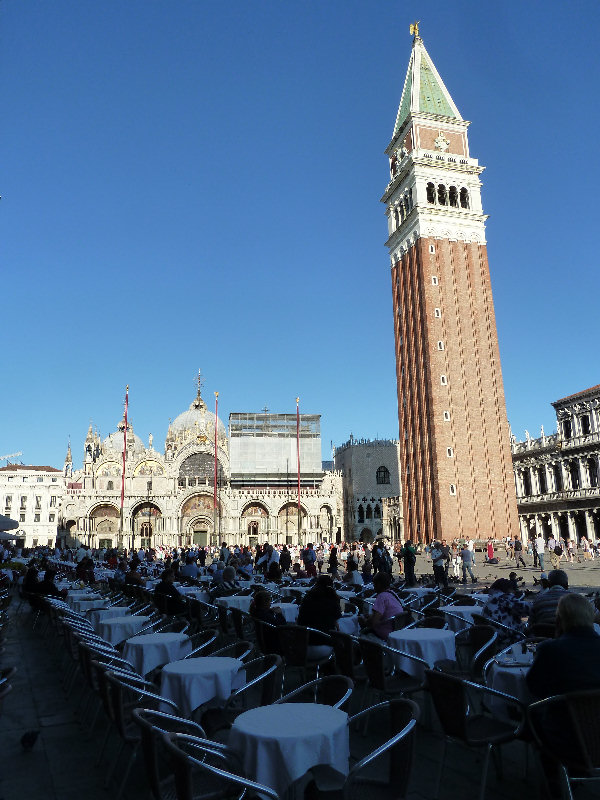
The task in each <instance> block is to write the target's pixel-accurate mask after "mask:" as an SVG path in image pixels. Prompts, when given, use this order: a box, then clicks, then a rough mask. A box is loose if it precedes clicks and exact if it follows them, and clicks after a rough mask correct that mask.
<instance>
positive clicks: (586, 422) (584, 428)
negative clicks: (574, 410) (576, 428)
mask: <svg viewBox="0 0 600 800" xmlns="http://www.w3.org/2000/svg"><path fill="white" fill-rule="evenodd" d="M579 425H580V427H581V435H582V436H587V435H588V433H589V432H590V418H589V416H588V415H587V414H584V415H583V416H582V417H579Z"/></svg>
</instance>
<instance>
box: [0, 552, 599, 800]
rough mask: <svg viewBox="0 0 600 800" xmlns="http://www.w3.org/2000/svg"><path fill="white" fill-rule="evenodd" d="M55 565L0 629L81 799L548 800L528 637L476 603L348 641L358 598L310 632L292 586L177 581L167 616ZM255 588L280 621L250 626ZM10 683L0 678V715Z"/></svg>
mask: <svg viewBox="0 0 600 800" xmlns="http://www.w3.org/2000/svg"><path fill="white" fill-rule="evenodd" d="M57 569H58V571H59V573H60V574H59V578H58V581H57V585H58V586H59V587H61V588H64V589H66V592H64V593H63V594H64V596H63V597H61V598H50V597H48V598H43V597H39V596H35V597H31V596H29V597H28V596H26V595H24V594H23V593H22V592H21V593H19V592H18V591H17V589H16V588H5V589H3V590H2V597H1V598H0V617H1V621H0V623H1V625H2V636H3V637H5V638H6V637H8V639H10V638H11V636H12V637H13V638H14V637H18V638H19V641H20V643H21V647H22V653H23V657H24V661H25V662H26V661H27V655H26V654H27V652H31V653H34V652H35V653H37V654H38V656H37V657H38V658H39V654H40V653H43V659H44V663H45V669H44V674H45V676H46V677H45V681H44V686H43V687H40V686H36V689H35V691H36V692H41V691H42V690H43V691H44V692H46V693H48V694H53V695H54V696H57V697H60V698H61V703H62V706H63V708H65V709H68V715H69V720H71V721H72V722H70V724H71V725H72V728H73V730H78V731H79V732H80V737H79V741H78V742H77V748H78V750H77V752H78V754H79V755H78V761H79V762H81V760H84V761H85V766H86V779H87V781H88V783H89V787H90V793H89V795H88V797H89V798H92V797H95V796H96V794H95V792H104V793H105V796H106V793H107V792H109V793H110V796H111V797H113V798H114V800H119V798H121V797H124V798H135V799H136V800H137V798H144V797H147V798H154V799H155V800H161V798H162V799H163V800H166V799H167V798H176V799H177V800H192V798H207V797H210V798H212V800H218V798H233V797H242V796H245V797H249V798H252V797H262V798H270V799H271V798H272V800H276V798H289V800H292V799H294V800H295V799H296V798H302V797H306V798H309V800H317V798H324V799H326V798H329V799H330V800H334V799H335V798H340V800H341V799H342V798H359V797H360V798H362V797H364V798H372V797H378V798H379V797H381V798H385V797H389V798H393V799H394V800H398V798H409V800H413V798H414V800H416V798H453V797H457V796H461V797H464V798H467V797H473V798H475V797H479V798H484V797H485V798H504V797H508V796H509V795H510V796H512V797H513V798H514V797H525V796H526V795H527V796H531V797H545V796H546V795H545V793H544V783H543V779H542V773H541V770H540V764H539V760H538V756H537V750H536V738H537V726H538V725H539V724H540V720H539V719H538V717H539V714H538V715H537V716H536V713H535V708H534V710H533V711H532V710H531V709H532V705H531V704H532V698H531V697H529V695H528V691H527V685H526V683H525V674H526V672H527V669H528V667H529V666H530V665H531V662H532V659H533V657H534V653H535V649H536V647H537V645H538V643H539V642H540V641H541V637H540V636H536V637H532V636H527V635H526V634H519V633H517V632H515V631H510V630H508V629H504V628H503V626H501V625H499V624H497V623H494V624H492V623H491V622H490V621H489V620H486V619H485V618H484V617H482V616H481V613H479V612H481V611H482V610H483V609H482V605H481V599H479V600H478V598H477V596H476V594H467V593H466V592H458V591H455V590H452V589H451V590H449V591H448V592H447V593H444V592H440V591H439V590H438V589H436V588H435V587H425V586H419V587H417V589H416V590H413V589H410V588H402V586H400V587H399V588H398V593H399V595H400V596H401V597H402V599H403V604H404V607H405V611H404V613H403V614H402V615H399V616H398V618H397V619H394V620H393V624H394V628H395V630H393V631H392V633H391V634H390V635H389V637H388V640H387V642H382V641H376V639H375V637H373V636H368V635H367V636H365V635H362V634H361V625H360V622H359V620H360V617H361V615H362V614H363V613H368V609H369V605H370V604H372V602H373V599H374V598H373V596H372V593H371V592H370V591H369V590H368V589H365V588H364V587H357V589H356V591H354V590H349V591H348V590H347V589H346V588H345V587H344V588H340V590H339V592H340V594H339V596H340V602H341V604H342V608H343V609H344V615H343V616H342V618H341V619H340V620H339V623H340V624H339V625H338V626H337V627H336V629H335V630H331V631H329V632H323V631H316V630H311V629H309V628H307V627H305V626H301V625H298V624H297V623H296V619H297V617H298V609H299V605H300V603H301V601H302V598H303V596H304V594H305V593H306V591H308V590H309V585H308V583H307V582H305V581H303V582H302V581H301V582H293V581H289V582H288V583H287V584H284V585H282V584H277V585H276V584H267V583H265V582H264V581H261V579H260V577H258V576H257V577H256V578H254V579H253V580H252V582H251V584H252V585H251V586H250V587H247V588H246V589H244V590H240V592H239V593H236V594H232V595H231V596H228V597H222V598H218V599H217V601H215V602H214V603H213V602H210V601H209V600H208V597H207V593H206V588H207V587H206V581H204V580H202V579H201V580H195V581H192V580H190V581H188V582H186V584H182V585H181V586H179V587H178V588H179V589H180V590H182V591H180V595H181V597H182V598H183V599H184V608H183V609H181V608H180V609H178V613H176V614H174V613H172V609H171V608H169V603H168V602H165V601H164V598H163V599H161V600H159V601H158V604H157V599H156V598H155V597H154V595H153V593H152V589H151V586H149V585H146V586H144V587H140V586H132V585H125V586H120V587H117V586H115V585H114V584H113V582H112V580H111V579H110V576H108V575H107V576H106V579H105V580H103V581H100V582H97V583H96V584H95V585H94V586H81V585H80V584H79V583H78V582H75V581H74V580H73V576H72V574H71V568H70V566H69V565H68V564H60V563H59V564H58V565H57ZM150 583H151V582H150ZM255 588H260V589H261V590H266V591H268V592H269V593H270V595H271V601H272V605H273V606H276V607H278V608H281V609H285V612H284V617H285V624H282V625H279V626H272V625H269V624H267V623H265V622H261V621H259V620H258V619H256V618H255V617H254V616H252V614H251V609H252V599H253V590H254V589H255ZM483 596H484V597H485V595H483ZM2 667H3V668H4V663H2ZM14 667H16V671H17V674H18V671H19V669H20V665H19V664H15V665H14ZM26 669H29V668H27V667H26ZM16 677H17V676H15V675H14V672H13V673H10V672H6V670H5V669H3V670H2V674H1V677H0V702H2V701H3V700H4V698H5V697H6V699H5V700H4V703H5V704H6V705H5V708H6V709H8V704H9V703H10V701H11V698H12V699H15V700H16V698H15V697H14V695H15V691H14V690H13V692H12V693H11V688H13V687H12V686H11V683H14V682H15V678H16ZM16 685H17V684H16V683H15V687H16ZM590 702H591V701H590ZM593 702H595V703H598V698H594V701H593ZM14 713H16V712H15V711H14V710H13V714H14ZM0 714H4V709H3V710H1V711H0ZM13 724H14V717H13ZM581 724H582V726H583V725H584V723H583V722H582V723H581ZM582 730H584V728H583V727H582ZM44 735H45V731H44V729H43V728H42V731H41V737H42V739H43V737H44ZM590 750H591V751H592V750H593V745H590ZM34 754H35V748H34V750H33V753H32V754H30V755H31V756H32V757H33V755H34ZM82 754H83V755H82ZM592 755H593V754H592ZM64 758H65V769H66V770H67V772H68V770H69V769H71V768H72V764H71V762H70V761H69V757H68V752H67V753H65V754H64ZM595 763H598V762H595ZM78 787H81V782H79V784H78ZM566 790H567V784H566V780H565V792H566ZM78 791H79V789H78ZM577 791H581V790H580V789H579V788H577V787H576V788H575V792H577ZM583 791H584V793H583V794H581V793H580V794H575V796H579V797H588V796H590V797H591V796H596V795H595V794H593V792H594V791H597V790H595V789H593V788H591V787H585V788H584V790H583ZM0 796H3V797H6V798H7V800H8V796H9V795H8V794H7V793H6V792H4V794H0ZM48 796H51V795H48ZM73 796H74V795H73ZM79 796H80V793H79ZM98 796H102V795H101V794H98ZM565 796H568V795H566V794H565Z"/></svg>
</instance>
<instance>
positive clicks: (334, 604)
mask: <svg viewBox="0 0 600 800" xmlns="http://www.w3.org/2000/svg"><path fill="white" fill-rule="evenodd" d="M341 616H342V609H341V608H340V599H339V597H338V596H337V594H336V593H335V589H334V588H333V582H332V580H331V578H330V577H329V575H319V577H318V578H317V582H316V583H315V585H314V586H313V588H312V589H309V591H308V592H306V594H305V595H304V597H303V598H302V602H301V603H300V611H299V612H298V625H306V627H308V628H315V629H316V630H319V631H324V632H327V631H331V630H334V629H335V627H336V624H337V621H338V619H339V618H340V617H341Z"/></svg>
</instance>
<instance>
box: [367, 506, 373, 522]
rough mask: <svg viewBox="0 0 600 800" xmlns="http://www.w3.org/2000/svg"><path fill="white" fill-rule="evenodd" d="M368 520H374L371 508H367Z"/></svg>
mask: <svg viewBox="0 0 600 800" xmlns="http://www.w3.org/2000/svg"><path fill="white" fill-rule="evenodd" d="M366 516H367V519H373V509H372V508H371V506H367V515H366Z"/></svg>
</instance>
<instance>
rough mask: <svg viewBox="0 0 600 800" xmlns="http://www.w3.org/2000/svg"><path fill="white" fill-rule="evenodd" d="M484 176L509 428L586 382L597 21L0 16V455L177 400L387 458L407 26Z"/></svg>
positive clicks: (418, 8) (224, 11)
mask: <svg viewBox="0 0 600 800" xmlns="http://www.w3.org/2000/svg"><path fill="white" fill-rule="evenodd" d="M415 18H416V19H420V20H421V34H422V36H423V39H424V41H425V45H426V46H427V48H428V51H429V53H430V55H431V57H432V58H433V60H434V62H435V64H436V67H437V69H438V70H439V72H440V74H441V75H442V77H443V79H444V81H445V83H446V86H447V87H448V89H449V91H450V93H451V94H452V96H453V98H454V101H455V102H456V104H457V106H458V108H459V110H460V112H461V114H462V115H463V117H464V118H466V119H469V120H471V121H472V123H473V124H472V126H471V128H470V143H471V154H472V155H473V156H474V157H476V158H479V159H480V162H481V163H482V164H484V165H485V166H486V167H487V169H486V171H485V172H484V174H483V176H482V180H483V182H484V187H483V204H484V210H485V211H486V213H488V214H489V215H490V219H489V221H488V225H487V236H488V252H489V261H490V269H491V275H492V284H493V290H494V300H495V308H496V317H497V324H498V331H499V338H500V352H501V357H502V368H503V375H504V384H505V392H506V398H507V409H508V416H509V420H510V422H511V425H512V427H513V430H514V432H515V433H516V434H517V436H518V437H519V438H522V437H523V435H524V429H525V428H527V429H529V431H530V432H531V433H532V434H536V435H537V434H538V432H539V426H540V425H541V424H543V425H544V427H545V429H546V432H549V431H551V430H554V425H555V419H554V415H553V410H552V408H551V406H550V402H551V401H552V400H555V399H558V398H559V397H563V396H565V395H567V394H571V393H574V392H576V391H580V390H582V389H585V388H587V387H589V386H592V385H594V384H597V383H600V375H599V371H598V361H599V359H598V344H597V340H598V333H597V329H598V297H599V296H600V292H599V289H600V280H599V278H598V259H597V254H596V247H595V245H596V239H597V228H598V223H597V218H598V203H597V202H596V197H597V194H598V185H599V178H600V176H599V175H598V172H599V170H600V167H599V166H598V158H597V156H596V151H597V138H598V135H599V134H598V132H599V131H600V111H599V106H598V102H597V98H598V85H599V83H600V66H599V60H598V58H597V40H598V34H599V32H600V4H598V3H597V2H596V0H590V1H589V2H571V3H569V4H566V3H563V2H558V1H557V0H551V1H550V2H548V1H547V2H543V3H542V2H535V1H532V2H528V3H523V2H517V1H516V0H514V1H513V2H505V3H481V2H466V0H462V1H461V0H458V1H456V2H452V3H448V2H447V0H444V2H438V1H437V0H428V2H427V3H423V2H410V0H408V1H407V2H387V1H386V2H384V1H383V0H379V1H378V2H364V0H343V1H342V0H295V2H292V1H291V0H245V1H244V2H242V1H241V0H230V2H227V3H224V2H216V0H215V2H207V1H205V0H197V1H196V2H192V0H185V1H184V0H168V1H167V0H126V1H125V2H124V1H123V0H118V1H117V0H104V2H102V3H95V2H81V0H52V2H45V1H43V0H18V1H17V0H5V1H4V2H3V3H2V4H0V26H1V31H2V48H1V53H0V59H1V61H0V64H1V70H2V80H1V85H0V102H1V107H2V117H3V123H2V131H1V139H0V142H1V152H2V159H1V168H0V188H1V193H2V200H1V202H0V242H1V251H0V258H1V263H2V277H3V288H4V292H3V301H4V302H3V312H4V313H3V323H4V325H3V347H2V351H3V366H4V370H3V375H4V387H3V392H2V395H1V396H0V421H1V423H0V455H1V454H2V453H11V452H14V451H16V450H22V451H23V456H22V460H23V461H24V462H25V463H33V464H53V465H57V466H61V465H62V461H63V458H64V453H65V450H66V443H67V439H68V437H69V435H70V436H71V439H72V443H73V451H74V456H75V460H76V462H77V463H79V462H80V461H81V453H82V449H83V439H84V437H85V433H86V431H87V427H88V425H89V422H90V419H91V420H93V422H94V424H95V425H97V426H98V427H99V429H100V432H101V434H102V435H103V436H106V435H108V433H110V432H111V431H112V430H114V429H115V427H116V424H117V422H118V420H119V418H120V416H121V413H122V402H123V394H124V389H125V385H126V384H127V383H129V384H130V416H131V420H132V422H133V425H134V429H135V432H136V433H137V434H139V435H140V436H142V438H143V439H144V440H147V436H148V433H150V432H152V433H153V434H154V438H155V444H156V445H157V446H159V447H161V446H162V444H163V442H164V436H165V433H166V429H167V425H168V420H169V417H175V416H176V415H177V414H178V413H180V412H181V411H183V410H185V409H186V408H187V406H188V405H189V403H190V402H191V400H192V398H193V395H194V379H195V374H196V372H197V370H198V368H199V367H201V368H202V370H203V373H204V375H205V379H206V382H205V387H204V396H205V399H206V401H207V402H208V404H209V407H211V406H212V404H213V392H214V391H215V390H218V391H219V392H220V397H219V409H220V412H221V414H220V416H221V415H222V416H223V418H224V419H225V421H226V420H227V416H228V414H229V412H231V411H253V410H259V409H261V408H262V407H263V406H265V405H266V406H268V408H270V409H271V410H273V411H277V412H284V411H290V412H293V411H294V410H295V397H296V395H300V398H301V410H302V411H305V412H306V413H320V414H322V439H323V456H324V458H327V457H328V453H329V443H330V441H333V443H334V444H340V443H342V442H344V441H345V440H346V439H347V438H348V436H349V434H350V433H351V432H352V433H353V434H354V435H355V436H357V437H363V436H364V437H375V436H380V437H396V436H397V425H398V423H397V409H396V394H395V368H394V344H393V327H392V301H391V288H390V275H389V259H388V256H387V252H386V249H385V248H384V246H383V244H384V241H385V239H386V231H387V227H386V220H385V216H384V207H383V205H382V204H381V203H380V202H379V198H380V197H381V194H382V193H383V189H384V188H385V185H386V183H387V180H388V174H389V173H388V165H387V160H386V158H385V156H384V154H383V151H384V149H385V147H386V146H387V144H388V143H389V139H390V137H391V134H392V129H393V124H394V120H395V116H396V110H397V106H398V102H399V99H400V93H401V90H402V84H403V81H404V75H405V72H406V67H407V64H408V59H409V55H410V48H411V39H410V36H409V34H408V26H409V23H410V22H411V21H412V20H413V19H415Z"/></svg>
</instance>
